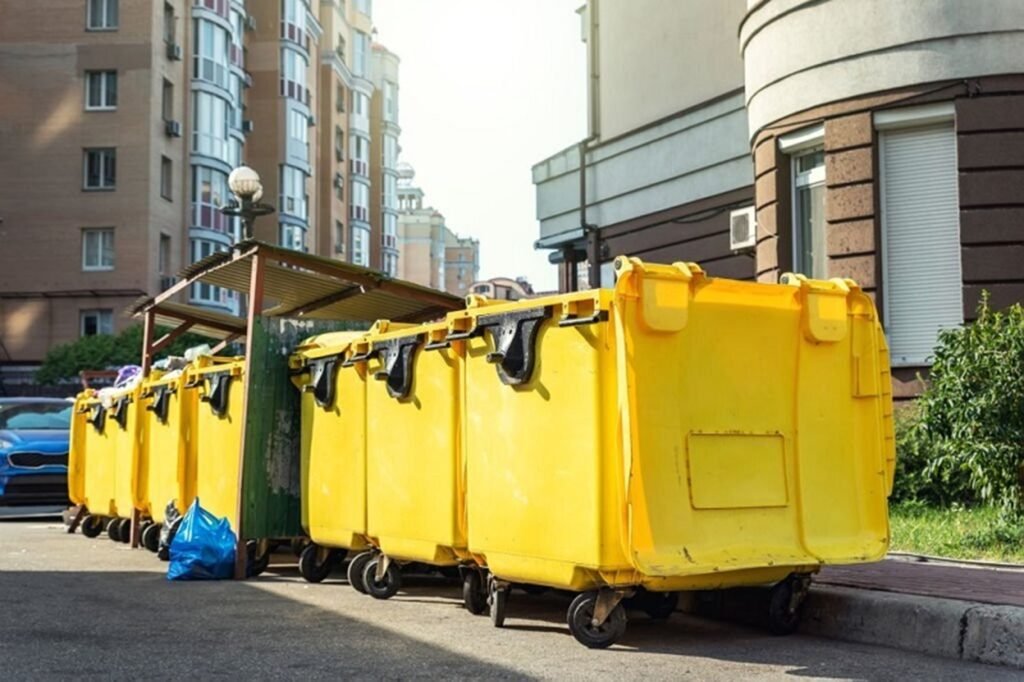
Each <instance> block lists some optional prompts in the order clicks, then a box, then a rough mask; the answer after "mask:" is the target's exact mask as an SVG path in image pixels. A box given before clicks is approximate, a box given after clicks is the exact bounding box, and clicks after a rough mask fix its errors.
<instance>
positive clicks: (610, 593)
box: [590, 587, 632, 628]
mask: <svg viewBox="0 0 1024 682" xmlns="http://www.w3.org/2000/svg"><path fill="white" fill-rule="evenodd" d="M631 592H632V590H613V589H610V588H607V587H606V588H603V589H600V590H598V591H597V602H596V603H595V604H594V618H593V620H591V621H590V623H591V625H593V626H594V627H595V628H599V627H601V626H602V625H604V622H605V621H606V620H608V616H610V615H612V611H614V610H615V607H616V606H618V605H619V602H621V601H622V600H623V599H625V598H626V597H628V596H629V595H630V593H631Z"/></svg>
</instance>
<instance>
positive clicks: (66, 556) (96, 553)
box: [0, 520, 1020, 681]
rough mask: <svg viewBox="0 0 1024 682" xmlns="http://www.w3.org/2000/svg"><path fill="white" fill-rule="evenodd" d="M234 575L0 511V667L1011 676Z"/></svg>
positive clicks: (521, 605) (442, 590) (416, 588)
mask: <svg viewBox="0 0 1024 682" xmlns="http://www.w3.org/2000/svg"><path fill="white" fill-rule="evenodd" d="M275 559H276V561H275V565H274V566H272V568H271V570H270V571H269V572H268V573H267V574H264V575H263V576H261V577H260V578H257V579H255V580H250V581H247V582H206V583H186V582H174V583H171V582H168V581H167V580H166V578H165V575H164V570H165V568H166V564H161V563H160V562H158V561H157V560H156V558H155V557H154V556H153V555H152V554H149V553H148V552H146V551H145V550H134V551H133V550H130V549H128V548H127V546H126V545H116V544H114V543H112V542H111V541H109V540H107V539H106V538H105V537H103V536H101V538H98V539H95V540H89V539H86V538H84V537H82V536H81V535H67V534H66V533H65V532H64V529H63V526H61V525H60V523H59V522H58V521H49V520H44V521H40V520H22V521H10V520H7V521H0V671H2V675H3V678H4V679H9V680H23V679H39V678H48V679H64V678H71V677H74V678H83V677H84V678H89V677H91V678H104V679H139V678H147V679H165V678H172V677H174V678H197V677H198V678H208V677H214V676H217V677H221V676H223V677H230V678H243V677H244V678H250V679H266V678H302V679H319V678H332V679H338V678H340V677H346V678H347V677H363V678H408V677H431V678H437V677H443V678H451V677H460V678H464V677H487V678H560V679H564V678H570V679H572V678H590V679H593V678H595V677H598V676H609V677H611V676H614V677H616V678H620V679H622V678H625V679H639V678H643V679H645V680H649V679H670V678H671V679H681V678H684V679H700V680H719V679H720V680H730V681H731V680H737V679H743V680H747V679H778V678H785V677H790V676H793V677H800V678H812V679H826V680H835V679H929V680H943V679H950V680H960V679H963V680H967V679H972V680H974V679H986V680H999V679H1020V674H1019V673H1015V672H1012V671H1009V670H1006V669H1001V668H994V667H987V666H982V665H970V664H964V663H959V662H954V661H947V660H942V659H935V658H928V657H925V656H919V655H914V654H908V653H905V652H901V651H896V650H891V649H886V648H881V647H870V646H861V645H852V644H846V643H841V642H834V641H829V640H824V639H816V638H813V637H806V636H799V635H795V636H791V637H783V638H778V637H772V636H770V635H768V634H766V633H763V632H760V631H757V630H751V629H746V628H741V627H737V626H731V625H723V624H720V623H712V622H707V621H701V620H698V619H693V618H689V617H685V616H683V615H681V614H676V615H674V616H673V617H672V618H671V619H670V620H669V621H668V622H667V623H656V622H652V621H649V620H647V619H645V618H644V617H642V616H637V617H636V618H635V619H633V620H631V622H630V625H629V629H628V630H627V632H626V635H625V636H624V637H623V639H622V640H621V643H620V644H618V645H616V646H615V647H613V648H611V649H609V650H606V651H590V650H587V649H585V648H583V647H582V646H580V645H579V644H577V643H576V641H575V640H574V639H573V638H572V636H571V635H570V634H569V632H568V628H567V627H566V626H565V608H566V606H567V603H568V602H567V600H566V599H565V598H564V597H561V596H558V595H545V596H540V597H531V596H527V595H525V594H522V593H518V592H516V593H514V594H513V597H512V599H510V601H509V610H508V614H509V617H508V620H507V621H506V627H505V628H504V629H502V630H498V629H495V628H492V627H491V625H490V621H489V620H488V619H487V618H486V617H478V616H471V615H469V614H468V613H467V612H466V611H464V610H463V609H462V608H461V602H460V599H459V589H458V587H456V586H453V585H449V584H444V583H442V582H440V581H431V580H429V579H424V580H420V581H419V582H418V583H417V584H414V585H412V586H409V587H407V588H406V589H404V590H403V591H402V592H401V593H400V594H399V595H398V596H396V597H395V598H393V599H391V600H390V601H386V602H381V601H375V600H373V599H372V598H370V597H366V596H362V595H359V594H357V593H356V592H355V591H354V590H352V589H351V588H349V587H348V585H347V584H346V583H345V582H344V581H343V580H342V573H341V572H340V571H339V572H338V573H337V574H336V575H335V576H333V577H332V578H331V579H329V580H328V581H327V582H325V583H322V584H320V585H309V584H306V583H305V582H304V581H303V580H302V579H301V578H300V577H299V576H298V573H297V571H295V569H294V568H293V566H294V558H293V557H291V555H290V554H280V555H277V556H276V557H275Z"/></svg>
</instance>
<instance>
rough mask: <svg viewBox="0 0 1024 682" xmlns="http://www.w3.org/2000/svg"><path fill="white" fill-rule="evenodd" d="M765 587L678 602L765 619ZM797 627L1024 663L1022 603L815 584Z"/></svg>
mask: <svg viewBox="0 0 1024 682" xmlns="http://www.w3.org/2000/svg"><path fill="white" fill-rule="evenodd" d="M767 594H768V591H767V589H759V588H754V589H744V590H728V591H721V592H706V593H702V594H700V595H697V596H696V597H695V598H694V599H692V600H690V601H689V602H688V603H686V604H684V605H681V609H682V610H684V611H687V612H691V613H695V614H697V615H701V616H705V617H710V618H717V619H721V620H729V621H735V622H742V623H747V624H752V625H762V624H763V622H764V619H763V615H762V614H764V613H766V611H767ZM800 632H802V633H804V634H808V635H815V636H818V637H827V638H830V639H838V640H842V641H846V642H857V643H860V644H876V645H881V646H888V647H893V648H896V649H902V650H905V651H913V652H917V653H922V654H928V655H931V656H941V657H944V658H954V659H959V660H963V661H971V662H977V663H988V664H992V665H1002V666H1009V667H1013V668H1020V669H1024V608H1020V607H1016V606H996V605H992V604H981V603H978V602H969V601H959V600H956V599H939V598H935V597H921V596H917V595H912V594H899V593H894V592H879V591H874V590H863V589H855V588H849V587H836V586H831V585H821V584H815V585H813V586H812V587H811V591H810V593H809V594H808V596H807V601H806V602H805V603H804V614H803V620H802V622H801V625H800Z"/></svg>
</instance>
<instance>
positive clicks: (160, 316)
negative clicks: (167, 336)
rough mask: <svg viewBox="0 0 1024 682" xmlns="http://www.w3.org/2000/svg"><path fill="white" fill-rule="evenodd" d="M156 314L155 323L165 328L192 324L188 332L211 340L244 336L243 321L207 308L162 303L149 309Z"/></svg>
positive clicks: (168, 302)
mask: <svg viewBox="0 0 1024 682" xmlns="http://www.w3.org/2000/svg"><path fill="white" fill-rule="evenodd" d="M150 310H152V311H153V312H154V313H155V314H156V323H157V324H158V325H161V326H165V327H177V326H178V325H179V324H181V323H182V322H183V321H189V322H192V327H191V328H190V329H189V332H191V333H195V334H200V335H202V336H206V337H208V338H211V339H226V338H228V337H229V336H234V335H243V336H244V335H245V320H243V319H242V318H240V317H236V316H234V315H228V314H227V313H219V312H217V311H214V310H210V309H209V308H200V307H199V306H193V305H185V304H182V303H172V302H170V301H164V302H162V303H157V304H156V305H154V306H152V307H151V308H150Z"/></svg>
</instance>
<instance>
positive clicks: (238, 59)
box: [228, 10, 245, 69]
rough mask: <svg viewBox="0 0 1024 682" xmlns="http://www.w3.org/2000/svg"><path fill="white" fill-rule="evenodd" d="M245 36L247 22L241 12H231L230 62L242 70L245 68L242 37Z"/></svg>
mask: <svg viewBox="0 0 1024 682" xmlns="http://www.w3.org/2000/svg"><path fill="white" fill-rule="evenodd" d="M244 35H245V21H244V19H242V13H241V12H235V11H234V10H232V12H231V44H230V45H229V46H228V60H229V61H230V62H231V63H232V64H234V65H235V66H237V67H238V68H240V69H242V68H245V46H244V45H243V44H242V36H244Z"/></svg>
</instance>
